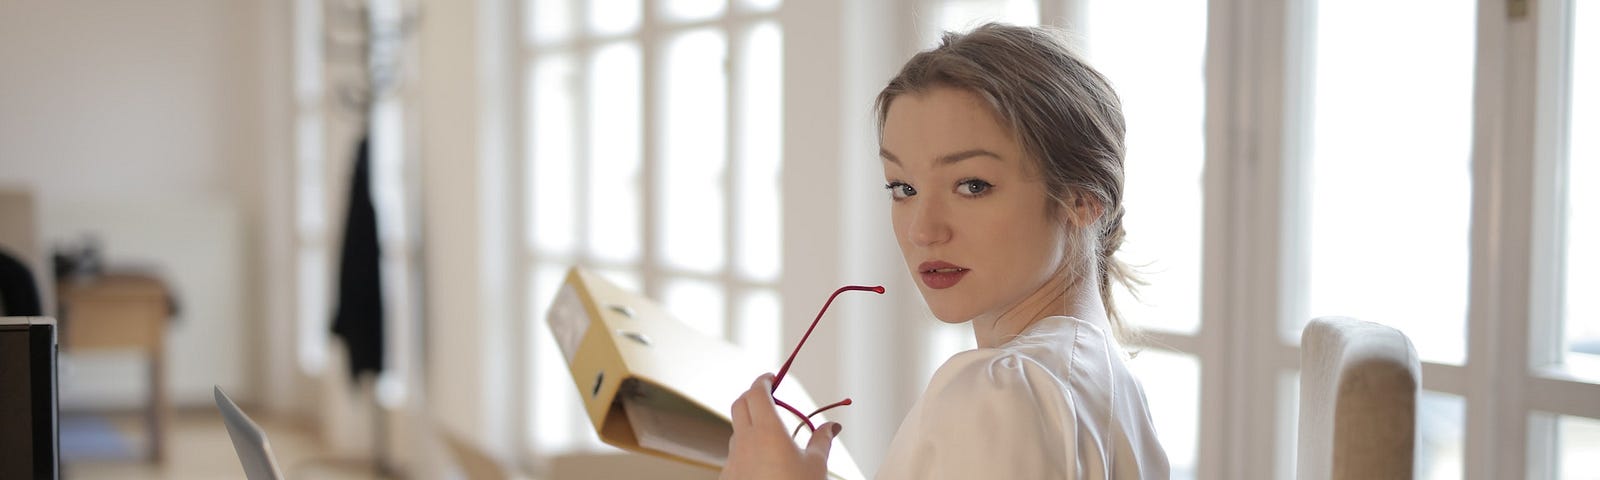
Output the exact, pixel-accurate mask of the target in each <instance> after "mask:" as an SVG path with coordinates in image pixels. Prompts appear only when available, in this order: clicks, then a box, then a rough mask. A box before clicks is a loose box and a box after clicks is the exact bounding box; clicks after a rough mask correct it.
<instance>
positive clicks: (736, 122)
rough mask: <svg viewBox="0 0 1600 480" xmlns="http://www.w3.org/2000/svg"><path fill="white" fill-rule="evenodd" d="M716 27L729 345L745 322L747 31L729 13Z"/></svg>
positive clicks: (724, 302) (723, 278)
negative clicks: (742, 217)
mask: <svg viewBox="0 0 1600 480" xmlns="http://www.w3.org/2000/svg"><path fill="white" fill-rule="evenodd" d="M728 8H729V9H730V10H732V9H734V8H737V6H736V5H729V6H728ZM719 24H720V27H721V30H722V37H723V38H724V39H726V41H725V42H724V43H723V45H724V47H726V48H725V49H724V50H723V52H722V55H723V57H722V59H723V60H722V75H723V78H726V79H727V81H726V82H723V92H722V94H723V96H724V97H723V98H724V99H725V101H723V102H722V106H723V118H726V119H728V120H727V122H726V123H725V124H724V127H723V128H724V129H725V131H724V132H723V135H722V140H723V142H724V143H723V151H724V152H725V153H724V154H723V155H724V158H725V159H726V160H725V162H726V163H725V165H726V167H725V168H723V170H722V179H721V180H722V182H721V183H722V198H723V201H722V204H723V205H727V208H724V209H722V241H723V242H724V245H727V248H724V249H722V255H723V256H722V265H723V267H722V275H721V278H720V279H719V280H720V281H721V283H722V286H723V294H722V311H723V312H726V313H724V315H723V319H724V321H723V324H722V336H723V338H725V339H727V340H728V341H730V342H737V341H738V339H739V338H740V337H739V335H740V330H742V329H743V327H744V326H743V325H741V323H742V320H744V319H743V318H740V317H739V313H740V311H739V310H740V309H739V308H738V307H739V299H740V298H741V297H743V296H744V295H745V294H746V293H747V291H746V290H745V289H742V288H737V287H736V285H737V284H738V283H739V282H738V274H737V272H738V270H739V258H740V257H741V256H743V255H744V251H745V249H746V248H748V246H746V245H745V244H744V242H742V241H740V240H741V237H740V236H739V235H737V234H736V233H737V232H738V231H740V230H741V229H743V228H748V227H747V226H744V225H739V223H738V219H739V214H740V213H741V211H742V210H743V209H744V208H745V206H744V205H741V204H740V202H739V196H738V195H737V192H736V191H735V189H736V188H742V187H743V186H741V185H738V182H737V181H736V179H738V178H741V177H740V174H741V173H742V171H743V170H744V168H745V166H746V165H745V162H746V161H748V159H746V158H744V155H743V153H744V150H743V149H742V148H740V147H741V144H742V143H743V142H744V138H745V135H743V133H744V132H743V129H744V128H746V127H748V122H746V121H745V119H744V118H743V117H742V115H741V110H743V109H742V108H740V107H741V106H742V105H743V102H742V101H741V100H742V99H741V97H740V95H739V94H738V92H740V91H741V90H743V89H745V88H748V86H747V85H746V83H747V82H748V81H749V79H746V78H744V75H743V72H744V69H742V68H739V66H740V62H741V61H742V60H743V59H744V55H743V53H744V48H745V37H746V36H748V34H749V30H750V28H749V27H748V26H745V25H741V24H740V23H739V22H737V21H736V19H735V18H734V16H733V15H732V14H731V13H729V14H725V15H723V16H722V19H721V21H720V22H719Z"/></svg>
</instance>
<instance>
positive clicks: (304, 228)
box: [294, 113, 328, 239]
mask: <svg viewBox="0 0 1600 480" xmlns="http://www.w3.org/2000/svg"><path fill="white" fill-rule="evenodd" d="M322 126H323V124H322V116H321V115H318V114H315V113H301V114H300V115H298V118H296V119H295V139H294V142H295V172H294V173H295V180H294V183H295V185H294V186H295V199H294V203H295V228H296V229H297V230H299V235H300V238H302V239H313V238H315V239H321V238H323V235H324V234H325V232H326V231H327V227H328V218H327V217H328V214H327V208H328V205H327V197H326V195H327V185H325V184H324V183H323V182H324V181H325V180H326V176H325V175H324V171H323V168H324V167H325V163H324V162H323V160H324V158H325V157H324V156H323V153H322V152H323V150H322V147H323V146H324V145H323V131H322Z"/></svg>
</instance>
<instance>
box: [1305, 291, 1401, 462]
mask: <svg viewBox="0 0 1600 480" xmlns="http://www.w3.org/2000/svg"><path fill="white" fill-rule="evenodd" d="M1300 369H1301V370H1300V438H1299V443H1298V445H1299V450H1298V453H1297V455H1298V457H1297V458H1296V462H1297V467H1298V477H1299V478H1300V479H1301V480H1322V479H1347V478H1361V479H1369V478H1371V479H1387V478H1411V476H1412V472H1413V469H1412V466H1413V463H1414V461H1415V458H1414V457H1415V454H1416V448H1415V447H1416V430H1417V429H1416V425H1417V421H1416V419H1417V395H1418V388H1419V387H1420V386H1421V384H1422V365H1421V362H1420V361H1418V359H1417V351H1416V349H1414V348H1412V346H1411V340H1409V339H1407V338H1406V336H1405V334H1403V333H1400V331H1399V330H1395V329H1393V328H1390V327H1386V326H1383V325H1378V324H1376V323H1371V322H1363V321H1360V320H1355V319H1350V318H1342V317H1324V318H1318V319H1315V320H1312V321H1311V323H1310V324H1308V325H1306V328H1305V331H1304V332H1302V334H1301V337H1300Z"/></svg>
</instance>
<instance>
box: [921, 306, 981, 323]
mask: <svg viewBox="0 0 1600 480" xmlns="http://www.w3.org/2000/svg"><path fill="white" fill-rule="evenodd" d="M928 310H930V311H932V312H933V318H937V319H939V321H941V322H944V323H948V324H951V325H957V324H962V323H967V321H968V320H972V315H969V314H967V312H966V311H963V310H962V309H959V308H954V307H953V306H946V305H936V304H935V302H928Z"/></svg>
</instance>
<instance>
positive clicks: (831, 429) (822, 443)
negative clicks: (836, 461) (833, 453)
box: [806, 422, 844, 463]
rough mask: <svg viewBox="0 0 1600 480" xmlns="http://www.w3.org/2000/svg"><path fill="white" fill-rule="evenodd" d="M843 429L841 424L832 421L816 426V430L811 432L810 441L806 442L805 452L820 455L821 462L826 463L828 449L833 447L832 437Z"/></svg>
mask: <svg viewBox="0 0 1600 480" xmlns="http://www.w3.org/2000/svg"><path fill="white" fill-rule="evenodd" d="M843 429H844V426H843V425H839V424H838V423H834V422H828V423H825V424H822V426H820V427H817V431H815V432H811V441H810V442H807V443H806V454H807V455H811V456H817V457H822V460H823V462H824V463H826V462H827V460H828V451H829V450H831V449H832V448H833V437H837V436H839V432H840V431H841V430H843Z"/></svg>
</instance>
